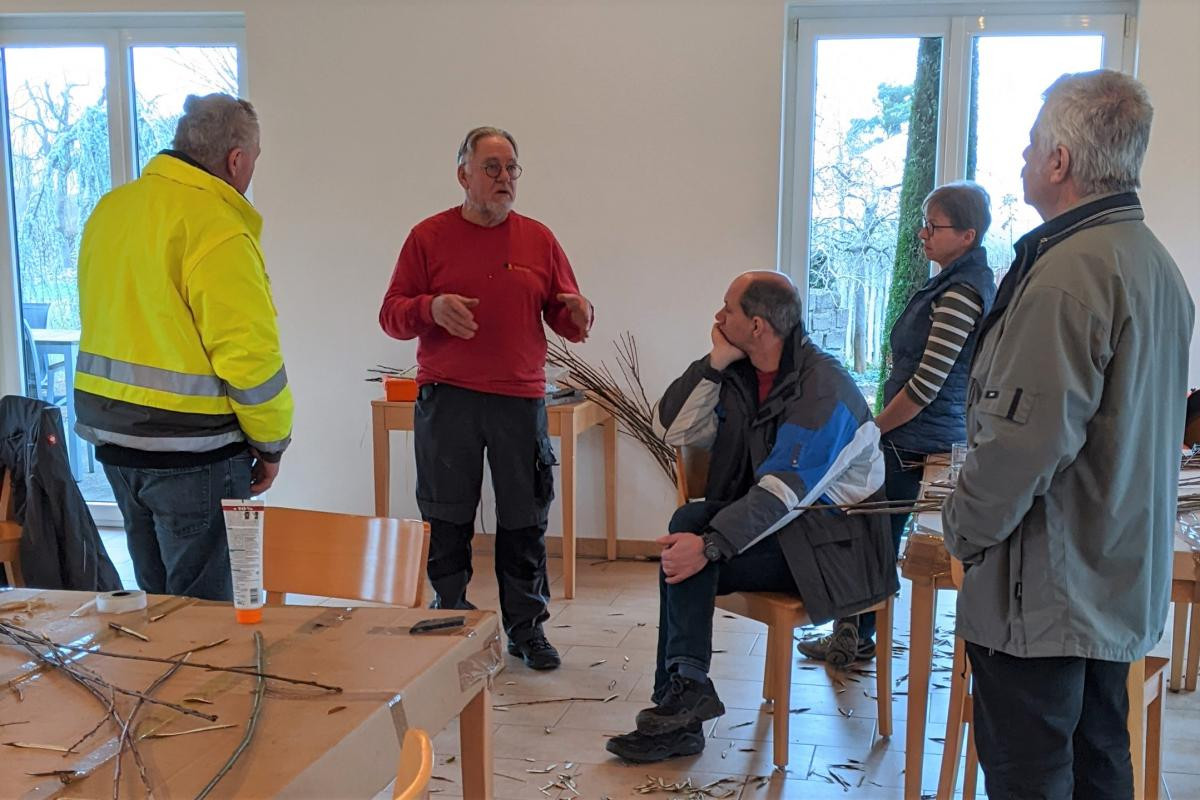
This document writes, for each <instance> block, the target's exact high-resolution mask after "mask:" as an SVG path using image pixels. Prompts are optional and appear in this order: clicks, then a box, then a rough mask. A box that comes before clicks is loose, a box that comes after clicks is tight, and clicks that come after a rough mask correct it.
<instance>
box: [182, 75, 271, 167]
mask: <svg viewBox="0 0 1200 800" xmlns="http://www.w3.org/2000/svg"><path fill="white" fill-rule="evenodd" d="M257 142H258V114H257V113H255V111H254V106H252V105H250V102H249V101H248V100H242V99H241V98H238V97H233V96H232V95H228V94H220V93H215V94H206V95H204V96H203V97H200V96H197V95H194V94H189V95H188V96H187V99H186V100H184V101H183V116H182V117H180V118H179V124H178V125H177V126H176V127H175V141H174V143H173V144H172V147H174V148H175V149H176V150H179V151H180V152H182V153H185V154H186V155H188V156H190V157H191V158H193V159H195V160H196V162H197V163H199V164H200V165H201V166H202V167H204V168H205V169H206V170H208V171H209V172H211V173H213V174H214V175H220V174H221V173H223V172H224V171H225V158H226V157H227V156H228V155H229V151H230V150H233V149H235V148H243V149H246V148H249V147H251V146H252V145H254V144H256V143H257Z"/></svg>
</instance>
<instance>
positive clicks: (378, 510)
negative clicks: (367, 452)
mask: <svg viewBox="0 0 1200 800" xmlns="http://www.w3.org/2000/svg"><path fill="white" fill-rule="evenodd" d="M385 414H386V411H385V410H384V409H383V408H381V407H380V406H374V405H373V406H371V451H372V456H373V458H374V461H375V516H377V517H386V516H388V512H389V511H390V510H391V509H390V502H389V501H390V499H391V498H390V497H389V496H388V493H389V492H388V490H389V489H390V487H391V478H392V475H391V469H392V454H391V451H390V445H391V443H390V441H389V440H388V430H387V426H386V425H385V423H384V415H385Z"/></svg>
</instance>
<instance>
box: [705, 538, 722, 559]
mask: <svg viewBox="0 0 1200 800" xmlns="http://www.w3.org/2000/svg"><path fill="white" fill-rule="evenodd" d="M700 538H701V539H703V540H704V557H705V558H707V559H708V560H709V561H720V560H721V559H722V555H721V548H720V547H718V546H717V540H716V539H714V538H713V535H712V534H711V533H702V534H700Z"/></svg>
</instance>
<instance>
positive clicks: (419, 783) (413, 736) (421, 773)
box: [392, 728, 433, 800]
mask: <svg viewBox="0 0 1200 800" xmlns="http://www.w3.org/2000/svg"><path fill="white" fill-rule="evenodd" d="M431 777H433V742H432V741H431V740H430V739H429V734H428V733H426V732H425V731H423V730H421V729H420V728H409V729H408V730H407V731H405V732H404V744H403V746H401V748H400V766H399V767H397V769H396V788H395V790H394V792H393V794H392V800H418V799H419V798H427V797H429V793H428V791H427V788H428V786H429V779H430V778H431Z"/></svg>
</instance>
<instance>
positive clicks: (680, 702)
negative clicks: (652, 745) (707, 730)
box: [637, 674, 725, 761]
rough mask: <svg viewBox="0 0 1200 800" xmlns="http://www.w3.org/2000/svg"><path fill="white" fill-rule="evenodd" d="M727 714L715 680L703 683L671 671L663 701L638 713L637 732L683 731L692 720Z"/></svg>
mask: <svg viewBox="0 0 1200 800" xmlns="http://www.w3.org/2000/svg"><path fill="white" fill-rule="evenodd" d="M724 713H725V705H724V704H723V703H722V702H721V698H719V697H717V689H716V687H715V686H713V683H712V681H710V680H706V681H704V683H701V682H700V681H695V680H692V679H691V678H685V677H683V676H682V675H678V674H672V675H671V682H670V683H669V684H667V687H666V692H665V695H664V697H663V699H662V701H661V702H660V703H658V705H656V706H654V707H653V708H643V709H642V710H641V711H639V712H638V715H637V729H638V733H645V734H648V735H651V736H657V735H661V734H664V733H673V732H676V731H680V730H684V729H686V728H689V727H690V726H691V725H692V724H693V723H697V724H698V723H701V722H704V721H705V720H710V719H715V718H716V717H719V716H721V715H722V714H724ZM664 758H666V756H664ZM655 760H656V761H657V760H658V759H655Z"/></svg>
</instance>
